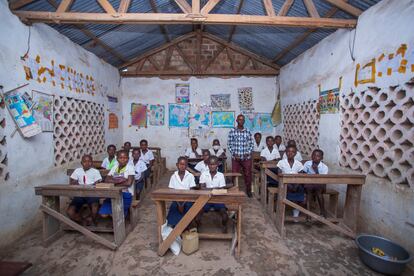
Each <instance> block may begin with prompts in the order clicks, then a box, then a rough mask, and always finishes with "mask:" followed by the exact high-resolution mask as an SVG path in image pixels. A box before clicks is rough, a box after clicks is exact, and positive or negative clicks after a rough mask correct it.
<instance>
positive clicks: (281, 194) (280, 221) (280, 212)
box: [276, 178, 287, 239]
mask: <svg viewBox="0 0 414 276" xmlns="http://www.w3.org/2000/svg"><path fill="white" fill-rule="evenodd" d="M286 194H287V185H285V184H283V179H280V178H279V191H278V194H277V207H276V229H277V231H278V232H279V234H280V236H281V237H282V239H283V238H284V237H285V234H286V233H285V208H286V205H285V203H284V200H285V199H286Z"/></svg>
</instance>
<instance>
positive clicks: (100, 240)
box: [40, 204, 117, 250]
mask: <svg viewBox="0 0 414 276" xmlns="http://www.w3.org/2000/svg"><path fill="white" fill-rule="evenodd" d="M40 210H41V211H43V212H45V213H47V214H49V215H51V216H52V217H54V218H56V219H57V220H59V221H61V222H63V223H65V224H67V225H69V226H70V227H72V228H73V229H74V230H77V231H79V232H81V233H82V234H84V235H85V236H86V237H88V238H90V239H92V240H94V241H96V242H98V243H100V244H102V245H104V246H106V247H108V248H110V249H112V250H115V249H116V248H117V246H116V244H115V243H113V242H110V241H108V240H107V239H105V238H103V237H101V236H99V235H97V234H95V233H93V232H91V231H89V230H88V229H86V228H84V227H82V226H81V225H79V224H77V223H76V222H74V221H72V220H71V219H69V218H67V217H66V216H64V215H62V214H61V213H59V212H57V211H55V210H53V209H52V208H49V207H48V206H46V205H44V204H41V205H40Z"/></svg>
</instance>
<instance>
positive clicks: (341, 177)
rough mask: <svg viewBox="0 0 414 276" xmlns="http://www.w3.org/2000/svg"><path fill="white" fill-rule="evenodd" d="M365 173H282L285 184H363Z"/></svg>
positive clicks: (281, 176) (280, 177)
mask: <svg viewBox="0 0 414 276" xmlns="http://www.w3.org/2000/svg"><path fill="white" fill-rule="evenodd" d="M365 177H366V176H365V175H358V174H356V175H352V174H314V175H309V174H282V175H280V176H279V179H282V178H283V181H284V183H285V184H348V185H364V184H365Z"/></svg>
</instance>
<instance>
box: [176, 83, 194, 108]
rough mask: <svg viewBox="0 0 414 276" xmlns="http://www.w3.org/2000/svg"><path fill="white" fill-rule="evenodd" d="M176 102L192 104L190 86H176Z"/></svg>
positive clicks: (182, 84)
mask: <svg viewBox="0 0 414 276" xmlns="http://www.w3.org/2000/svg"><path fill="white" fill-rule="evenodd" d="M175 102H176V103H189V102H190V84H188V83H177V84H175Z"/></svg>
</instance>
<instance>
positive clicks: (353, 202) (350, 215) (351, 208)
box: [276, 174, 366, 238]
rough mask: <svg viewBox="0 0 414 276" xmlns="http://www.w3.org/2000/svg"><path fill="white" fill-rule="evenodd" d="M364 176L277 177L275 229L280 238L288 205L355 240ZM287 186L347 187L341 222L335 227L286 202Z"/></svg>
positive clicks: (302, 175)
mask: <svg viewBox="0 0 414 276" xmlns="http://www.w3.org/2000/svg"><path fill="white" fill-rule="evenodd" d="M365 178H366V176H365V175H350V174H318V175H309V174H282V175H280V176H279V191H278V199H277V208H276V228H277V230H278V231H279V234H280V235H281V237H282V238H283V237H285V235H286V233H285V207H286V205H289V206H291V207H293V208H295V209H298V210H299V211H301V212H303V213H305V214H306V215H308V216H310V217H312V218H314V219H316V220H318V221H320V222H322V223H324V224H326V225H327V226H329V227H331V228H332V229H334V230H337V231H339V232H341V233H342V234H345V235H347V236H349V237H351V238H355V236H356V231H357V224H358V213H359V204H360V201H361V191H362V185H363V184H365ZM288 184H303V185H305V187H306V185H307V184H327V185H330V184H344V185H347V189H346V198H345V206H344V215H343V219H342V221H341V222H340V223H339V224H338V225H337V224H334V223H332V222H330V221H329V220H327V219H325V218H323V217H321V216H319V215H317V214H315V213H313V212H311V211H309V210H306V209H305V208H303V207H301V206H299V205H298V204H296V203H294V202H292V201H290V200H288V199H287V198H286V195H287V186H288Z"/></svg>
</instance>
